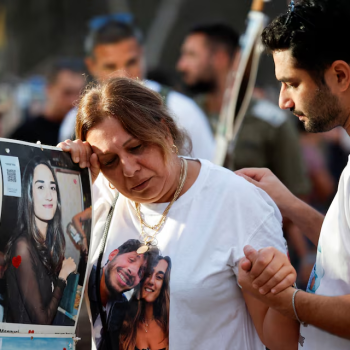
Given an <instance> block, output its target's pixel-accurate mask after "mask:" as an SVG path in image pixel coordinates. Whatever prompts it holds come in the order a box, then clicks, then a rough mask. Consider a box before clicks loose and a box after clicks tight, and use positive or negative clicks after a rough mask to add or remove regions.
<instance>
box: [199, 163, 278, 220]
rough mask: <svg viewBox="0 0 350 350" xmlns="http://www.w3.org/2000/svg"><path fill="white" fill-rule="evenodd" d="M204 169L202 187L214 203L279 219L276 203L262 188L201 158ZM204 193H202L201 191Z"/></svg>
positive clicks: (230, 209) (229, 208)
mask: <svg viewBox="0 0 350 350" xmlns="http://www.w3.org/2000/svg"><path fill="white" fill-rule="evenodd" d="M201 162H202V164H203V166H204V167H205V168H204V169H203V170H206V169H207V171H206V179H205V185H204V188H205V189H206V192H207V194H205V195H206V196H209V197H210V198H211V199H210V201H211V202H212V203H213V204H214V202H216V203H217V204H214V205H220V206H225V207H226V210H228V211H232V213H233V212H234V211H238V212H242V213H245V215H247V213H249V215H258V216H268V215H274V216H275V217H276V218H277V219H278V220H279V221H282V216H281V214H280V211H279V209H278V208H277V206H276V204H275V203H274V202H273V200H272V199H271V198H270V196H269V195H268V194H267V193H266V192H265V191H263V190H262V189H260V188H258V187H256V186H254V185H253V184H251V183H250V182H248V181H247V180H245V179H244V178H243V177H241V176H238V175H236V174H235V173H234V172H232V171H231V170H228V169H225V168H223V167H220V166H217V165H215V164H213V163H211V162H209V161H204V160H201ZM202 192H203V191H202ZM203 195H204V193H203Z"/></svg>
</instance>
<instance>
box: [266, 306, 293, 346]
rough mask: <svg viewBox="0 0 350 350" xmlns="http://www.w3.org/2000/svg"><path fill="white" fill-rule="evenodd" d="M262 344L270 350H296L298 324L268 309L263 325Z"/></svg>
mask: <svg viewBox="0 0 350 350" xmlns="http://www.w3.org/2000/svg"><path fill="white" fill-rule="evenodd" d="M263 334H264V343H265V345H266V346H267V347H268V348H269V349H270V350H280V349H283V350H297V349H298V340H299V323H298V322H297V321H294V320H292V319H290V318H288V317H285V316H283V315H282V314H280V313H279V312H278V311H276V310H273V309H272V308H269V309H268V311H267V313H266V316H265V318H264V324H263Z"/></svg>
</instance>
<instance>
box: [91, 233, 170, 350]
mask: <svg viewBox="0 0 350 350" xmlns="http://www.w3.org/2000/svg"><path fill="white" fill-rule="evenodd" d="M140 247H144V245H143V244H142V243H141V242H140V241H139V240H137V239H129V240H127V241H126V242H124V243H122V244H121V245H120V246H118V247H115V248H114V249H113V250H112V251H111V252H110V253H109V255H108V259H107V261H106V263H105V264H104V266H101V269H100V270H99V271H98V270H97V265H93V267H92V269H91V273H90V277H89V286H88V295H89V301H90V309H91V316H92V322H93V337H94V339H95V343H96V347H97V349H98V350H104V349H113V350H114V349H120V350H138V349H140V350H141V349H147V348H149V344H152V347H151V348H152V349H168V346H169V307H170V290H169V284H170V272H171V259H170V257H169V256H162V255H161V252H160V251H159V249H158V248H157V247H155V246H149V247H148V248H147V251H146V252H144V253H140V251H142V249H140Z"/></svg>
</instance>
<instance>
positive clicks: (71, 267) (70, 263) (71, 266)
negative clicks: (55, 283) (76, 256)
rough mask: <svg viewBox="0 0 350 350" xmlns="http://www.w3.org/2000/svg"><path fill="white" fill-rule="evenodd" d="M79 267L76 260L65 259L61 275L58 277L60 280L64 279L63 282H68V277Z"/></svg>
mask: <svg viewBox="0 0 350 350" xmlns="http://www.w3.org/2000/svg"><path fill="white" fill-rule="evenodd" d="M76 268H77V265H76V264H75V262H74V260H73V259H72V258H68V259H64V260H63V263H62V268H61V271H60V274H59V275H58V277H59V278H62V279H63V280H65V281H66V280H67V277H68V276H69V275H70V274H71V273H72V272H74V271H75V270H76Z"/></svg>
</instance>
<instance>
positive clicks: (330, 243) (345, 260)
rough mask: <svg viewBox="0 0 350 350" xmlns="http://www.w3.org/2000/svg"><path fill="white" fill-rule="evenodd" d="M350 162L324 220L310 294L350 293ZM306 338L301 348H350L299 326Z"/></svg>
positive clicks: (310, 284) (330, 335)
mask: <svg viewBox="0 0 350 350" xmlns="http://www.w3.org/2000/svg"><path fill="white" fill-rule="evenodd" d="M349 204H350V164H349V162H348V164H347V166H346V167H345V169H344V171H343V174H342V176H341V178H340V182H339V187H338V192H337V194H336V196H335V198H334V200H333V202H332V205H331V206H330V208H329V210H328V212H327V215H326V217H325V219H324V222H323V225H322V230H321V235H320V239H319V242H318V248H317V259H316V264H315V266H314V268H313V271H312V273H311V276H310V280H309V284H308V288H307V291H308V292H309V293H314V294H319V295H327V296H339V295H345V294H350V255H349V252H350V205H349ZM300 333H301V335H302V336H303V337H304V338H305V339H304V345H303V347H301V345H299V349H303V350H316V349H317V350H322V349H327V350H328V349H337V350H345V349H346V350H348V349H350V340H347V339H342V338H339V337H337V336H334V335H332V334H330V333H327V332H324V331H322V330H320V329H318V328H315V327H313V326H310V325H309V326H307V327H303V326H300Z"/></svg>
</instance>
